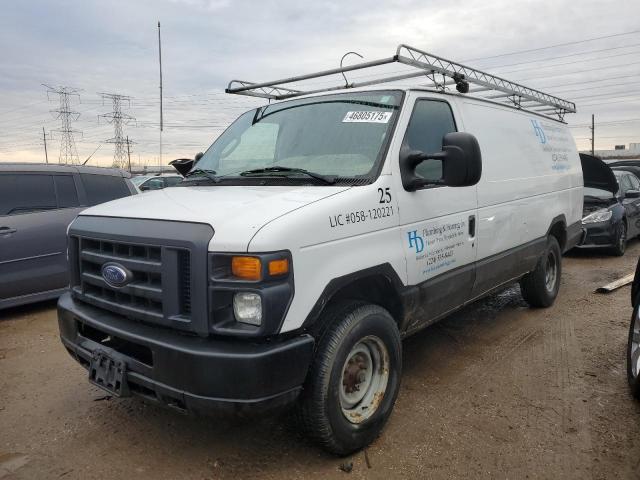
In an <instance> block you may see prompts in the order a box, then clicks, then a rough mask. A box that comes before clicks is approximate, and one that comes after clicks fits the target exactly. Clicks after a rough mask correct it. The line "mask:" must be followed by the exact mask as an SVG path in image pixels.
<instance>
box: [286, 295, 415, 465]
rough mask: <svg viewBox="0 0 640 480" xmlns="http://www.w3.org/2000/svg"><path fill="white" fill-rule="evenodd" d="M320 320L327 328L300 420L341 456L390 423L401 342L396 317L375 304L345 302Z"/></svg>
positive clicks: (301, 404) (304, 394)
mask: <svg viewBox="0 0 640 480" xmlns="http://www.w3.org/2000/svg"><path fill="white" fill-rule="evenodd" d="M321 321H325V322H328V323H327V325H328V328H327V329H326V330H325V332H324V334H323V335H322V337H321V338H320V339H319V342H318V347H317V350H316V355H315V358H314V360H313V362H312V366H311V368H310V370H309V374H308V376H307V381H306V383H305V386H304V389H303V391H302V393H301V395H300V399H299V403H298V412H297V414H298V415H297V416H298V420H299V422H301V424H302V427H303V429H304V430H305V432H306V433H307V434H308V435H309V436H310V437H312V438H313V439H314V440H315V441H316V442H317V443H319V444H320V446H322V447H323V448H324V449H325V450H327V451H329V452H331V453H334V454H337V455H341V456H343V455H348V454H350V453H352V452H355V451H357V450H360V449H362V448H364V447H366V446H367V445H369V444H370V443H371V442H372V441H373V440H375V439H376V438H377V437H378V435H379V434H380V432H381V431H382V429H383V427H384V426H385V424H386V422H387V420H388V419H389V416H390V415H391V411H392V410H393V405H394V404H395V401H396V397H397V396H398V391H399V389H400V376H401V372H402V343H401V341H400V333H399V332H398V327H397V325H396V323H395V321H394V319H393V318H392V317H391V315H390V314H389V312H387V311H386V310H385V309H383V308H382V307H379V306H377V305H370V304H365V303H361V302H347V303H344V304H341V305H338V306H336V307H334V308H331V309H329V310H328V311H327V312H326V313H325V314H323V318H322V319H321ZM349 360H351V361H349ZM367 367H368V368H367ZM359 387H360V388H359ZM365 406H366V407H368V408H365Z"/></svg>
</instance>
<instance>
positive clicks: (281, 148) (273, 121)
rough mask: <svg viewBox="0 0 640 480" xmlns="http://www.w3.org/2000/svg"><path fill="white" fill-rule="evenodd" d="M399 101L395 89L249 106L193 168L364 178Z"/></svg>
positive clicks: (240, 174) (219, 174)
mask: <svg viewBox="0 0 640 480" xmlns="http://www.w3.org/2000/svg"><path fill="white" fill-rule="evenodd" d="M401 100H402V94H401V92H397V91H377V92H363V93H347V94H338V95H326V96H321V97H313V98H305V99H299V100H291V101H288V102H282V103H278V104H275V105H267V106H265V107H261V108H258V109H255V110H250V111H249V112H246V113H245V114H243V115H241V116H240V117H239V118H238V119H237V120H236V121H235V122H234V123H232V124H231V126H230V127H229V128H228V129H227V130H225V132H224V133H223V134H222V135H221V136H220V137H218V139H217V140H216V141H215V142H214V143H213V144H212V145H211V147H209V149H208V150H207V151H206V153H205V154H204V156H203V157H202V158H201V159H200V160H199V161H198V162H197V165H196V166H194V169H193V171H194V172H198V171H199V172H202V171H205V172H209V173H210V174H214V175H215V176H216V177H217V178H220V177H245V176H247V175H248V174H250V175H251V176H256V175H258V176H261V177H262V176H278V177H282V176H286V177H297V176H300V175H301V171H300V170H304V171H307V172H311V173H314V174H319V175H325V176H335V177H337V178H344V177H348V178H353V177H368V176H370V175H371V174H372V172H373V171H374V169H375V167H376V165H377V163H378V160H379V157H380V156H381V155H382V154H383V152H384V148H383V147H384V146H385V145H386V143H387V142H388V140H389V137H390V136H391V133H392V125H393V124H394V123H395V117H396V116H397V113H398V110H399V106H400V102H401ZM276 166H277V167H282V168H278V169H274V168H273V167H276ZM306 178H307V179H308V178H309V177H308V176H306Z"/></svg>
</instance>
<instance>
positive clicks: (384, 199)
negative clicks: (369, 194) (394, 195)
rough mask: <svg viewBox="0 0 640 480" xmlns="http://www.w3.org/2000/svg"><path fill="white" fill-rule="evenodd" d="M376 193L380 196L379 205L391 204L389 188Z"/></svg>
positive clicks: (380, 189)
mask: <svg viewBox="0 0 640 480" xmlns="http://www.w3.org/2000/svg"><path fill="white" fill-rule="evenodd" d="M378 193H379V194H380V203H391V192H390V191H389V187H387V188H385V189H384V190H383V189H382V188H379V189H378Z"/></svg>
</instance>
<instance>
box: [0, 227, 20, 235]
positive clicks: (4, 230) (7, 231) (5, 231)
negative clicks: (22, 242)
mask: <svg viewBox="0 0 640 480" xmlns="http://www.w3.org/2000/svg"><path fill="white" fill-rule="evenodd" d="M17 231H18V230H16V229H15V228H11V227H0V236H2V235H11V234H12V233H16V232H17Z"/></svg>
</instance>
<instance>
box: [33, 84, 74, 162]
mask: <svg viewBox="0 0 640 480" xmlns="http://www.w3.org/2000/svg"><path fill="white" fill-rule="evenodd" d="M42 85H43V86H44V87H46V88H47V98H48V99H49V100H51V97H50V95H51V94H54V93H55V94H56V95H58V97H59V99H60V107H58V109H57V110H51V113H54V114H56V118H57V119H58V118H59V119H60V121H61V122H62V125H61V126H60V129H58V130H54V132H57V133H59V134H60V156H59V157H58V163H71V164H78V163H80V160H79V158H78V150H77V149H76V142H75V140H74V138H73V135H74V133H79V134H82V132H78V131H77V130H73V128H71V122H72V121H76V120H78V117H80V113H79V112H74V111H72V110H71V106H70V103H71V102H70V97H72V96H77V97H78V101H80V89H77V88H70V87H57V88H54V87H50V86H49V85H45V84H42Z"/></svg>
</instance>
